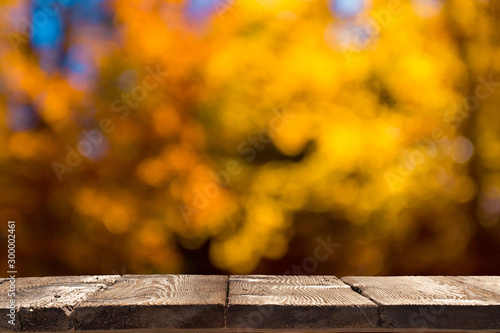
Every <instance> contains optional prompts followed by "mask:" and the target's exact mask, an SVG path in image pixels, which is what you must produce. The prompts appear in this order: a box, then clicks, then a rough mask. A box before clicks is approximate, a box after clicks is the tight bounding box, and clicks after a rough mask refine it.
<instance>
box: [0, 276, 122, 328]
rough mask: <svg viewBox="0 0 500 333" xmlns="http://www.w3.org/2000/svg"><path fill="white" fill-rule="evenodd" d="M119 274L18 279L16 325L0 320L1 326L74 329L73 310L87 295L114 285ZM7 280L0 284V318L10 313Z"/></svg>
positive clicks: (16, 285)
mask: <svg viewBox="0 0 500 333" xmlns="http://www.w3.org/2000/svg"><path fill="white" fill-rule="evenodd" d="M117 278H118V276H64V277H40V278H17V279H16V281H15V282H16V283H15V288H16V291H15V301H16V303H15V304H16V314H15V315H16V319H15V323H16V325H15V326H12V325H10V324H8V323H7V320H1V321H0V328H2V329H7V330H14V331H18V330H20V329H21V328H22V329H23V330H25V331H62V330H69V329H72V328H74V317H73V309H74V308H75V307H76V306H77V305H78V304H79V303H81V302H83V301H85V299H86V298H87V297H89V296H90V295H92V294H95V293H97V292H99V291H102V290H104V289H105V288H107V287H108V286H109V285H111V284H113V283H114V281H116V279H117ZM9 288H10V282H9V281H5V282H4V283H2V284H0V295H1V298H0V317H1V318H2V319H3V318H7V313H9V311H10V309H9V301H10V300H11V299H12V298H10V297H8V293H9Z"/></svg>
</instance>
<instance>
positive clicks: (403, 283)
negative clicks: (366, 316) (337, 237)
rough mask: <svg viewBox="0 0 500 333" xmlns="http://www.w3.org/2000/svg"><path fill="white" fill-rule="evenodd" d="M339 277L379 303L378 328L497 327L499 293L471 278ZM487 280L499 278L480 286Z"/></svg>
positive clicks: (468, 328) (498, 324)
mask: <svg viewBox="0 0 500 333" xmlns="http://www.w3.org/2000/svg"><path fill="white" fill-rule="evenodd" d="M481 279H482V278H481ZM481 279H480V280H481ZM342 280H343V281H344V282H346V283H348V284H349V285H351V286H352V287H353V288H354V290H357V291H359V292H360V293H361V294H362V295H364V296H366V297H368V298H370V299H371V300H372V301H374V302H375V303H377V304H378V306H379V311H380V312H379V313H380V326H381V327H386V328H415V329H427V330H430V329H462V330H480V329H500V294H498V293H495V292H492V291H488V290H485V289H483V288H480V287H478V286H476V283H475V282H474V279H471V280H467V279H464V278H463V277H459V278H456V277H444V276H398V277H344V278H342ZM463 281H467V283H464V282H463ZM487 281H489V282H491V283H492V284H493V285H495V284H496V286H497V287H498V285H499V284H500V277H489V279H486V280H484V281H482V282H481V285H486V284H489V282H487ZM490 289H491V290H494V289H495V288H493V287H491V288H490Z"/></svg>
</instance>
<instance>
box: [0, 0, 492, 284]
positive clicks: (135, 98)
mask: <svg viewBox="0 0 500 333" xmlns="http://www.w3.org/2000/svg"><path fill="white" fill-rule="evenodd" d="M0 13H1V19H0V32H1V38H0V112H1V115H0V221H1V223H2V224H3V225H2V227H1V229H0V230H1V231H2V232H3V234H2V235H0V236H1V238H0V241H1V248H2V251H3V253H5V258H6V254H7V242H6V233H7V221H8V220H16V221H17V222H16V246H17V247H16V250H17V258H16V259H17V260H16V263H17V267H18V273H19V275H20V276H41V275H70V274H71V275H72V274H125V273H127V274H128V273H142V274H147V273H201V274H228V273H231V274H233V273H241V274H248V273H262V274H332V275H337V276H345V275H403V274H423V275H425V274H444V275H456V274H463V275H472V274H500V260H499V257H500V256H499V254H500V223H499V218H500V113H499V112H498V111H499V105H500V30H499V29H498V25H499V22H500V2H497V1H487V0H474V1H473V0H450V1H440V0H413V1H408V0H384V1H379V0H332V1H325V0H286V1H285V0H185V1H173V0H172V1H169V0H114V1H113V0H108V1H106V0H32V1H28V0H14V1H13V0H3V1H2V3H1V5H0ZM6 261H7V259H5V260H2V263H1V265H2V267H4V266H6V264H7V263H6ZM2 269H3V268H2Z"/></svg>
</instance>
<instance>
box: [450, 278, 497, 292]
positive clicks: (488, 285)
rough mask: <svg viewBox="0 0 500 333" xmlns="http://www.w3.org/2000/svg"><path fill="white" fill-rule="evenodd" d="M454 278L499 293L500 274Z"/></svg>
mask: <svg viewBox="0 0 500 333" xmlns="http://www.w3.org/2000/svg"><path fill="white" fill-rule="evenodd" d="M454 279H456V280H458V281H460V282H462V283H465V284H467V285H469V286H473V287H477V288H481V289H484V290H487V291H490V292H492V293H495V294H497V295H500V276H455V277H454Z"/></svg>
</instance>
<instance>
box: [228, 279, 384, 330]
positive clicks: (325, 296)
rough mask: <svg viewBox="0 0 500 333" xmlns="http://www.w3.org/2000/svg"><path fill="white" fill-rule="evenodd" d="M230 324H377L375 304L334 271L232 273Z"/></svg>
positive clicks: (306, 326)
mask: <svg viewBox="0 0 500 333" xmlns="http://www.w3.org/2000/svg"><path fill="white" fill-rule="evenodd" d="M226 320H227V327H229V328H248V327H250V328H254V329H255V328H258V329H285V328H295V329H321V328H326V327H332V328H334V327H335V328H361V327H363V328H374V327H376V326H377V321H378V316H377V306H376V305H375V304H374V303H373V302H372V301H370V300H368V299H367V298H365V297H362V296H361V295H359V294H358V293H356V292H354V291H353V290H352V289H351V288H350V287H349V286H347V285H346V284H345V283H343V282H342V281H340V280H339V279H337V278H336V277H333V276H262V275H258V276H245V275H236V276H230V277H229V298H228V307H227V316H226Z"/></svg>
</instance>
